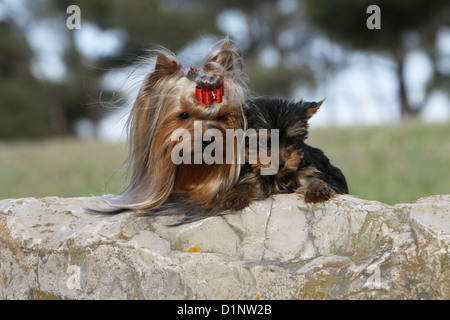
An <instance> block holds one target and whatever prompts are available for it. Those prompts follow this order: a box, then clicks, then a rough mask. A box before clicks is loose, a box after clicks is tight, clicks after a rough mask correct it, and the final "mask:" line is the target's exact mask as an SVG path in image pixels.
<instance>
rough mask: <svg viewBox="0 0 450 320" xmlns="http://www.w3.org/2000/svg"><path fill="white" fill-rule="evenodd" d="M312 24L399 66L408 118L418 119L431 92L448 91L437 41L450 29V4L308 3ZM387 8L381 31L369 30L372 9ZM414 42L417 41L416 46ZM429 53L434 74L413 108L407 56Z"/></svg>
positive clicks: (440, 0)
mask: <svg viewBox="0 0 450 320" xmlns="http://www.w3.org/2000/svg"><path fill="white" fill-rule="evenodd" d="M303 1H304V4H305V8H306V12H307V16H308V18H309V22H310V23H312V24H314V25H316V26H318V27H319V28H320V29H322V30H323V31H324V32H325V33H326V34H327V35H328V36H329V37H330V38H331V39H332V40H334V41H336V42H338V43H341V44H343V45H344V46H346V47H348V48H351V49H359V50H361V49H362V50H367V51H375V52H378V53H380V54H383V55H385V56H388V57H389V58H391V59H392V61H394V63H395V65H396V70H395V71H396V75H397V82H398V88H399V89H398V96H399V99H400V101H401V115H402V117H404V118H406V117H414V116H417V115H418V114H419V113H420V111H421V110H422V109H423V107H424V106H425V105H426V100H427V98H428V97H429V95H430V93H431V92H432V91H433V90H434V89H436V88H445V87H446V89H445V91H444V92H447V93H448V88H449V87H450V86H449V84H450V74H448V73H445V72H444V71H443V70H441V69H440V68H439V67H438V64H437V61H438V55H439V52H438V50H437V43H436V39H437V36H438V33H439V31H440V30H441V28H442V27H443V26H445V25H446V26H448V25H450V3H449V2H448V1H446V0H433V1H427V0H410V1H392V0H378V1H373V0H334V1H329V0H303ZM373 4H375V5H377V6H378V7H379V8H380V9H381V29H373V30H369V29H368V28H367V27H366V20H367V19H368V18H369V15H368V14H367V13H366V9H367V8H368V7H369V6H370V5H373ZM411 39H414V41H411ZM415 49H420V50H423V51H424V52H425V53H426V54H427V55H428V56H429V57H430V59H431V61H433V75H432V77H431V79H430V81H429V83H428V85H427V88H426V95H425V98H424V100H423V101H422V102H420V103H418V104H416V105H413V103H412V102H411V101H410V100H409V99H408V92H407V87H406V79H405V72H404V71H405V61H406V59H405V58H406V56H407V54H408V53H409V52H410V51H411V50H415Z"/></svg>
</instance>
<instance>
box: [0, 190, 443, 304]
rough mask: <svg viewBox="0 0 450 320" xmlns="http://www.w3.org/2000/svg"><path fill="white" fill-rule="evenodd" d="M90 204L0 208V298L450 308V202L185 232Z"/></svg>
mask: <svg viewBox="0 0 450 320" xmlns="http://www.w3.org/2000/svg"><path fill="white" fill-rule="evenodd" d="M95 205H96V200H95V199H93V198H67V199H63V198H55V197H52V198H43V199H35V198H24V199H7V200H2V201H0V299H58V298H63V299H253V298H254V297H255V296H257V295H260V296H261V297H262V298H263V299H450V257H449V245H450V215H449V209H450V195H442V196H431V197H427V198H423V199H420V200H418V201H415V202H413V203H408V204H398V205H395V206H388V205H386V204H383V203H380V202H376V201H367V200H362V199H359V198H357V197H354V196H348V195H345V196H338V197H336V198H334V199H332V200H330V201H327V202H325V203H322V204H315V205H311V204H305V203H304V202H303V200H302V198H301V197H299V196H298V195H295V194H290V195H277V196H275V197H273V198H272V199H267V200H264V201H259V202H255V203H253V204H252V205H251V206H250V207H249V208H247V209H246V210H244V211H243V212H242V213H238V214H234V215H225V216H220V217H213V218H208V219H205V220H202V221H199V222H194V223H191V224H187V225H182V226H178V227H168V226H167V225H168V224H170V223H171V222H173V221H174V220H173V219H174V218H173V217H159V218H150V217H142V216H137V215H135V214H121V215H115V216H97V215H90V214H87V213H85V212H84V211H83V207H92V206H95ZM195 246H197V247H198V249H199V250H192V251H197V252H186V251H187V250H188V249H190V248H192V247H195ZM197 247H196V248H197Z"/></svg>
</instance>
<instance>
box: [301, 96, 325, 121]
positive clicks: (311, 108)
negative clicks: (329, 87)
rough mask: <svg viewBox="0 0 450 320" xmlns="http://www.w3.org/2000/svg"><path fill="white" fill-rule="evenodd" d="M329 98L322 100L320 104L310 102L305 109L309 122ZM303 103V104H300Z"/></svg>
mask: <svg viewBox="0 0 450 320" xmlns="http://www.w3.org/2000/svg"><path fill="white" fill-rule="evenodd" d="M326 99H327V98H323V99H322V100H320V101H319V102H310V103H308V104H307V107H306V108H305V109H304V110H305V114H304V115H305V119H306V120H309V119H311V117H312V116H313V115H314V114H315V113H316V112H317V110H319V108H320V106H321V105H322V103H323V102H324V101H325V100H326ZM300 103H303V102H300Z"/></svg>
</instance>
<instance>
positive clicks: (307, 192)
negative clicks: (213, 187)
mask: <svg viewBox="0 0 450 320" xmlns="http://www.w3.org/2000/svg"><path fill="white" fill-rule="evenodd" d="M323 101H324V100H322V101H320V102H305V101H299V102H289V101H287V100H285V99H265V98H258V99H254V100H250V101H247V102H246V103H245V104H244V105H243V109H244V112H245V116H246V119H247V125H248V132H250V131H251V130H252V132H253V134H256V135H259V134H260V133H261V132H262V131H265V132H267V143H266V144H263V145H261V144H260V145H259V148H263V149H265V150H264V151H265V153H269V154H270V153H271V152H278V157H276V158H277V159H278V161H277V162H276V163H262V161H260V160H261V159H260V158H259V156H258V157H257V159H256V161H255V162H251V161H249V158H250V157H249V154H250V153H251V150H250V149H251V147H252V146H251V144H250V143H249V141H250V139H248V140H246V145H245V147H246V152H245V155H246V162H245V164H243V165H242V167H241V172H240V178H239V181H238V182H237V183H236V185H235V186H234V187H233V189H231V190H229V192H227V193H226V194H221V195H220V197H219V198H218V200H217V201H216V203H215V206H212V207H208V208H206V207H203V208H200V207H198V206H197V207H196V206H195V205H194V204H192V203H187V202H185V201H184V200H183V199H180V198H178V199H173V201H169V202H167V203H166V204H164V205H163V206H161V207H159V208H157V209H156V210H155V211H154V213H155V214H183V215H184V216H185V217H184V219H183V221H181V223H185V222H190V221H193V220H198V219H201V218H205V217H209V216H213V215H218V214H222V213H227V212H235V211H240V210H242V209H244V208H245V207H247V206H248V205H249V204H250V203H251V202H252V201H254V200H262V199H265V198H267V197H269V196H271V195H273V194H277V193H294V192H296V193H299V194H302V195H304V199H305V202H307V203H317V202H323V201H326V200H328V199H330V198H331V197H332V196H334V195H335V194H346V193H348V187H347V182H346V179H345V177H344V175H343V174H342V172H341V170H340V169H338V168H336V167H335V166H333V165H332V164H331V163H330V160H329V159H328V158H327V157H326V156H325V154H324V153H323V152H322V151H321V150H320V149H317V148H313V147H311V146H309V145H307V144H306V143H305V140H306V139H307V136H308V121H309V119H310V118H311V117H312V116H313V115H314V114H315V113H316V111H317V110H318V109H319V108H320V106H321V105H322V103H323ZM274 129H275V130H277V135H276V137H274V136H272V135H271V134H270V133H271V132H273V130H274ZM261 130H262V131H261ZM251 135H252V134H249V135H248V137H249V138H251ZM272 139H276V140H277V141H274V142H275V143H277V146H278V148H277V149H276V150H272V149H271V146H272V145H273V144H272V142H273V141H271V140H272ZM253 147H254V146H253ZM258 154H260V153H258ZM269 166H275V167H276V170H275V173H274V174H263V173H262V169H263V168H267V167H269Z"/></svg>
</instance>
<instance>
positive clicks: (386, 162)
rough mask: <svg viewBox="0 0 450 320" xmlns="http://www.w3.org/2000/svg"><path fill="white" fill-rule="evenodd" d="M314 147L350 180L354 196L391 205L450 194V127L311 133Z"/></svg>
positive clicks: (414, 125)
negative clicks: (322, 152) (324, 153)
mask: <svg viewBox="0 0 450 320" xmlns="http://www.w3.org/2000/svg"><path fill="white" fill-rule="evenodd" d="M308 142H309V143H310V144H311V145H313V146H316V147H319V148H321V149H322V150H324V151H325V152H326V154H327V155H328V157H329V158H330V159H331V161H332V163H333V164H335V165H336V166H337V167H339V168H340V169H341V170H342V171H343V172H344V174H345V176H346V178H347V182H348V185H349V189H350V193H351V194H354V195H357V196H358V197H361V198H364V199H371V200H378V201H381V202H384V203H388V204H395V203H403V202H410V201H413V200H416V199H418V198H421V197H425V196H428V195H435V194H449V193H450V174H449V169H450V125H449V123H439V124H424V123H420V122H404V123H402V124H399V125H392V126H377V127H365V128H345V129H339V128H329V129H326V130H315V131H311V133H310V137H309V139H308Z"/></svg>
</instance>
